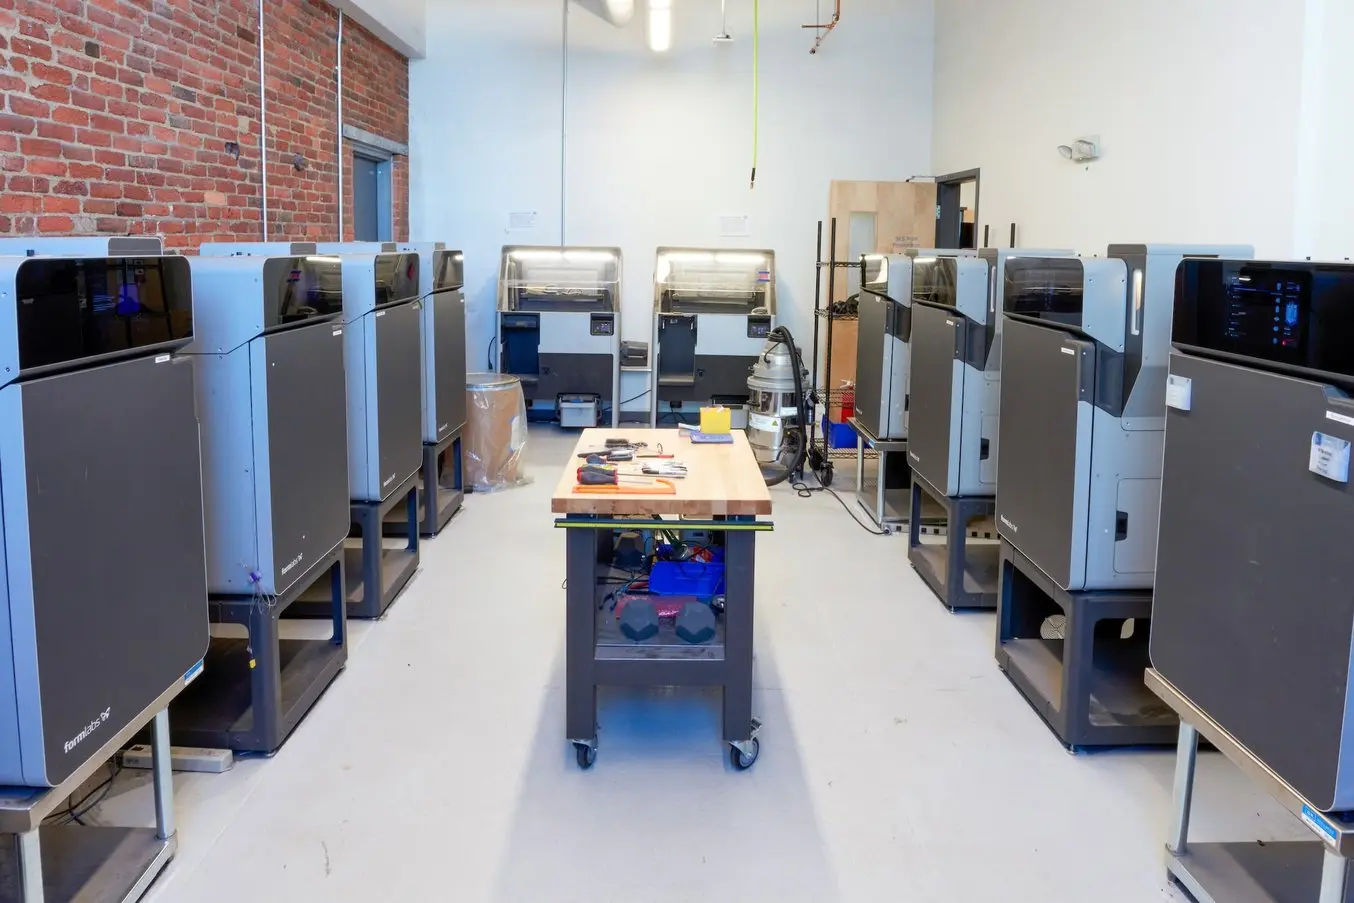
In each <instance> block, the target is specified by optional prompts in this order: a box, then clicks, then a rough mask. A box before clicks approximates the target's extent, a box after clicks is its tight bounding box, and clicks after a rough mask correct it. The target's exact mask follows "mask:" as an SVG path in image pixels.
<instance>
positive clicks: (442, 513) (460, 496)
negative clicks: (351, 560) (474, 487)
mask: <svg viewBox="0 0 1354 903" xmlns="http://www.w3.org/2000/svg"><path fill="white" fill-rule="evenodd" d="M461 432H462V431H461V430H457V431H456V432H454V433H451V434H449V435H447V436H446V437H445V438H444V439H443V440H442V441H441V442H438V443H436V444H434V443H432V442H425V443H423V468H422V470H421V471H420V473H421V474H422V482H421V483H420V484H419V487H420V491H419V499H418V523H419V528H418V531H419V533H420V534H421V535H422V536H423V537H424V538H425V539H426V538H431V537H434V536H436V535H437V534H438V533H440V532H441V531H442V528H443V527H445V526H446V525H447V522H448V521H450V520H451V518H452V516H453V515H455V514H456V512H457V511H459V510H461V502H462V501H464V499H465V488H464V484H463V483H462V482H461ZM444 460H445V462H446V463H445V464H443V461H444ZM444 473H449V474H450V477H451V481H450V482H449V483H446V482H443V479H444V476H443V475H444ZM407 520H408V519H407V518H406V517H405V516H404V515H403V514H401V513H399V512H398V511H391V512H390V513H389V514H387V515H386V516H385V520H384V521H383V522H382V527H383V529H384V531H385V535H386V536H404V535H405V534H407V533H408V531H409V525H408V522H407Z"/></svg>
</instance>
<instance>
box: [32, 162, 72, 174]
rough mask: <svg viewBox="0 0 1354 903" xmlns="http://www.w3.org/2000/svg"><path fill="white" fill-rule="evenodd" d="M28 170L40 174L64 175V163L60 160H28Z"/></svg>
mask: <svg viewBox="0 0 1354 903" xmlns="http://www.w3.org/2000/svg"><path fill="white" fill-rule="evenodd" d="M28 171H29V172H31V173H37V174H38V175H41V176H64V175H65V174H66V164H65V163H62V162H61V161H60V160H29V161H28Z"/></svg>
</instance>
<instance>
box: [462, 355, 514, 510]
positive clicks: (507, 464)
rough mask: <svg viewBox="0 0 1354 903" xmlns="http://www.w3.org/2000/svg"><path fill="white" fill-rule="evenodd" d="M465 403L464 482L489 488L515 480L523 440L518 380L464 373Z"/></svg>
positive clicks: (496, 374) (504, 485)
mask: <svg viewBox="0 0 1354 903" xmlns="http://www.w3.org/2000/svg"><path fill="white" fill-rule="evenodd" d="M465 407H466V424H465V438H464V440H463V449H462V456H463V463H462V467H464V476H465V482H466V485H468V486H470V487H471V488H472V489H474V491H476V492H492V491H493V490H495V489H505V488H507V487H509V486H514V485H516V484H517V483H519V482H520V481H521V479H520V473H519V468H520V466H521V458H522V450H523V449H524V448H525V447H526V441H527V410H526V400H525V399H524V398H523V396H522V381H521V380H519V379H518V378H517V377H515V376H506V375H503V374H499V373H470V374H467V375H466V385H465Z"/></svg>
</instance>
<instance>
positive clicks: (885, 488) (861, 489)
mask: <svg viewBox="0 0 1354 903" xmlns="http://www.w3.org/2000/svg"><path fill="white" fill-rule="evenodd" d="M846 422H847V423H848V424H850V425H851V429H853V430H855V431H856V502H857V503H859V505H860V507H861V508H864V509H865V513H866V514H868V515H869V516H870V520H872V521H874V525H875V526H876V527H878V528H879V529H881V530H888V529H890V528H891V527H897V526H903V525H905V524H907V516H908V510H909V495H910V494H911V491H912V489H911V487H912V465H910V464H908V463H907V440H906V439H880V438H879V437H878V436H876V435H875V434H874V433H872V432H870V431H869V430H868V429H866V428H865V427H864V426H863V425H862V424H861V422H860V421H859V420H857V419H856V418H855V417H848V418H847V419H846ZM866 446H869V447H870V448H872V449H874V450H875V451H876V452H878V453H879V459H878V461H879V465H878V470H877V471H876V472H875V479H874V481H873V483H870V482H869V481H867V480H866V479H865V447H866Z"/></svg>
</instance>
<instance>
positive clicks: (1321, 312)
mask: <svg viewBox="0 0 1354 903" xmlns="http://www.w3.org/2000/svg"><path fill="white" fill-rule="evenodd" d="M1172 340H1173V341H1174V342H1175V343H1176V344H1178V345H1184V346H1195V347H1198V348H1203V349H1205V350H1211V351H1219V352H1222V353H1224V354H1230V355H1238V356H1241V357H1246V358H1251V359H1254V360H1260V361H1268V362H1270V363H1274V364H1278V365H1280V366H1284V367H1295V368H1300V369H1302V370H1308V371H1316V372H1318V373H1326V374H1332V375H1335V376H1340V377H1345V378H1346V379H1345V380H1343V381H1344V382H1348V378H1350V377H1354V266H1349V265H1347V264H1322V263H1306V262H1301V263H1299V262H1293V263H1287V262H1283V263H1267V262H1252V261H1233V260H1185V261H1184V262H1183V263H1182V264H1181V266H1180V270H1179V272H1178V273H1177V277H1176V303H1175V311H1174V330H1173V333H1172Z"/></svg>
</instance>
